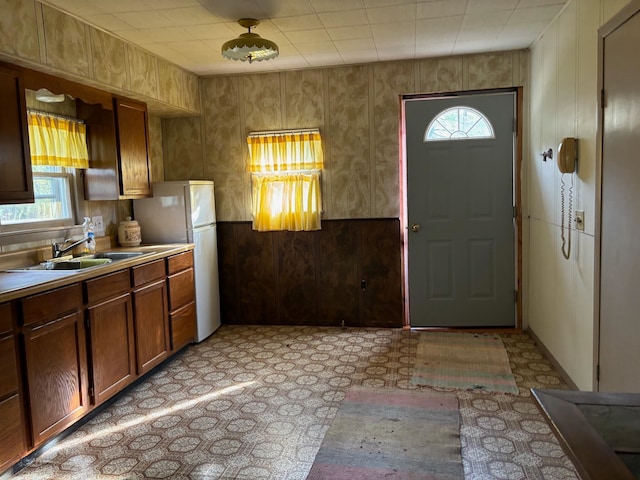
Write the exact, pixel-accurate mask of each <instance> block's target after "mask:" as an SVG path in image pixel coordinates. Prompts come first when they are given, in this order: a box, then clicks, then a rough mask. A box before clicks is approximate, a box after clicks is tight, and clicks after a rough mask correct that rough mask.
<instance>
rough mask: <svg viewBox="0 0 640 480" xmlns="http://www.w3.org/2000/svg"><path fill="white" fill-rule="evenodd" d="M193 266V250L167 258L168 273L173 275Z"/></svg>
mask: <svg viewBox="0 0 640 480" xmlns="http://www.w3.org/2000/svg"><path fill="white" fill-rule="evenodd" d="M191 267H193V252H184V253H179V254H178V255H173V256H171V257H169V258H167V273H168V274H169V275H172V274H174V273H176V272H179V271H181V270H186V269H187V268H191Z"/></svg>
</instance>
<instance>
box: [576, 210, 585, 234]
mask: <svg viewBox="0 0 640 480" xmlns="http://www.w3.org/2000/svg"><path fill="white" fill-rule="evenodd" d="M576 230H584V210H576Z"/></svg>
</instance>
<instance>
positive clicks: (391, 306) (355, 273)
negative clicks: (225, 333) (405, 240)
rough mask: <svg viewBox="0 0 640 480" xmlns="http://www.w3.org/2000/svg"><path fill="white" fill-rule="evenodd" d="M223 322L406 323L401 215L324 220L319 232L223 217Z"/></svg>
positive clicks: (220, 232) (220, 247)
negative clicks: (258, 226) (264, 228)
mask: <svg viewBox="0 0 640 480" xmlns="http://www.w3.org/2000/svg"><path fill="white" fill-rule="evenodd" d="M218 255H219V274H220V302H221V305H220V307H221V312H222V322H223V323H227V324H250V325H310V326H313V325H318V326H319V325H324V326H340V325H343V324H344V325H345V326H362V327H365V326H366V327H402V322H403V320H402V283H401V278H402V276H401V275H402V274H401V261H400V222H399V220H398V219H371V220H325V221H323V222H322V230H319V231H315V232H257V231H254V230H252V229H251V223H250V222H221V223H218Z"/></svg>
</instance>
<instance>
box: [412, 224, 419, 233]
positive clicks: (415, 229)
mask: <svg viewBox="0 0 640 480" xmlns="http://www.w3.org/2000/svg"><path fill="white" fill-rule="evenodd" d="M419 230H420V224H419V223H414V224H413V225H411V231H412V232H418V231H419Z"/></svg>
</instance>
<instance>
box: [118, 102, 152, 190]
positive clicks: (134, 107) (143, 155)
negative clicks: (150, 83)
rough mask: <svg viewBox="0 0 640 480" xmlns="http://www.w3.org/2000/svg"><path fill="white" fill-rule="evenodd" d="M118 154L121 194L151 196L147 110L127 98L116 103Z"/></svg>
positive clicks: (142, 104) (143, 105)
mask: <svg viewBox="0 0 640 480" xmlns="http://www.w3.org/2000/svg"><path fill="white" fill-rule="evenodd" d="M114 110H115V113H116V129H117V139H118V152H119V156H118V157H119V158H118V161H119V169H120V183H121V185H120V189H121V191H120V194H121V195H122V196H124V197H129V198H134V197H148V196H151V169H150V168H149V167H150V165H149V148H148V146H149V141H148V138H149V135H148V128H147V107H146V105H145V104H144V103H138V102H134V101H131V100H126V99H124V98H116V99H115V100H114Z"/></svg>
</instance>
